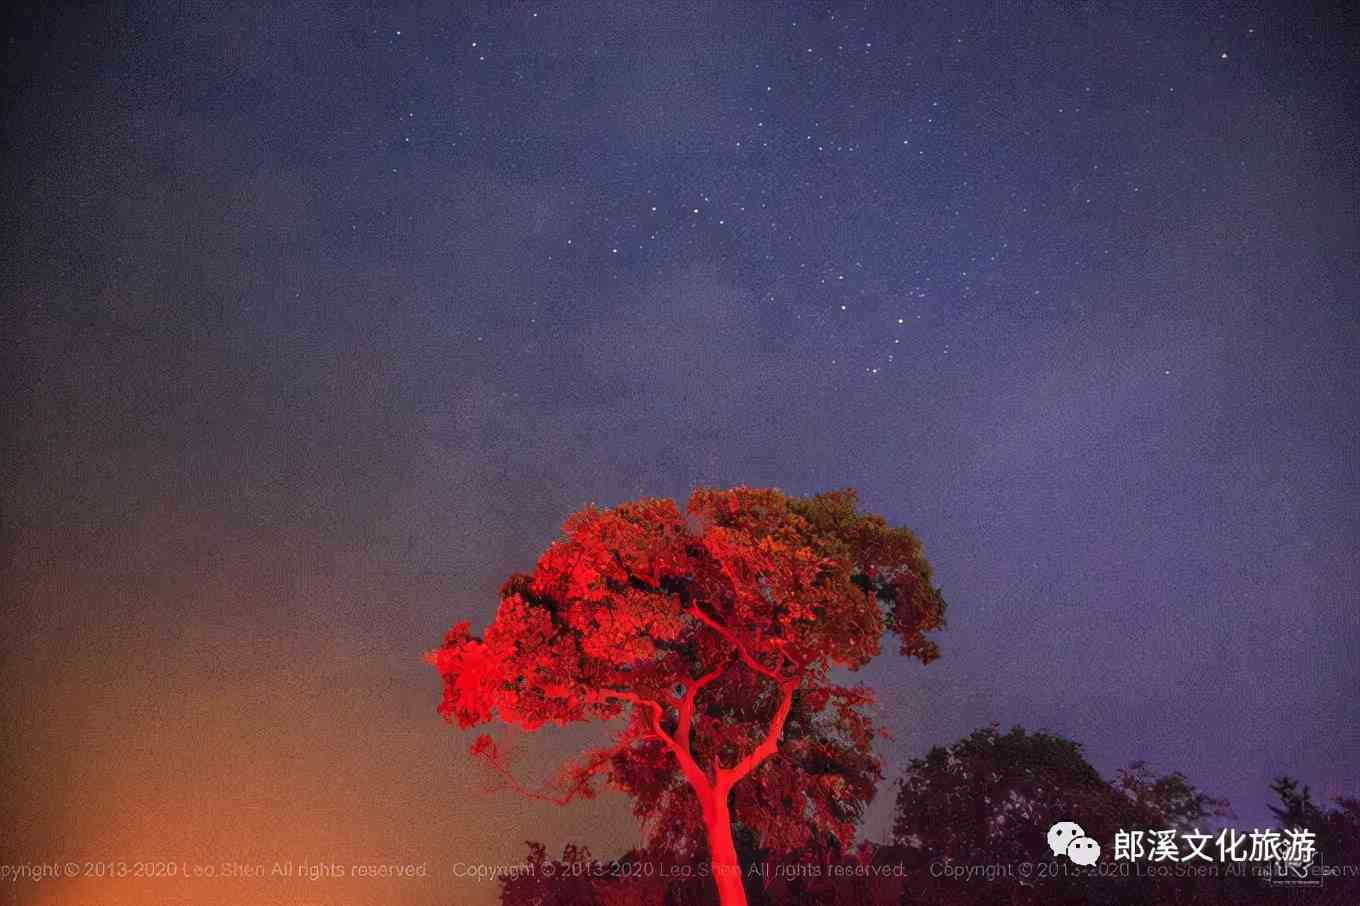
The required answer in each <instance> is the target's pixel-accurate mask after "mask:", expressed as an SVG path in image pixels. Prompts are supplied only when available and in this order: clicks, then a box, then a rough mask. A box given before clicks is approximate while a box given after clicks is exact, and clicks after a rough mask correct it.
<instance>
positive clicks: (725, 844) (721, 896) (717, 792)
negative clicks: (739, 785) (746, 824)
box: [703, 786, 746, 906]
mask: <svg viewBox="0 0 1360 906" xmlns="http://www.w3.org/2000/svg"><path fill="white" fill-rule="evenodd" d="M728 792H729V790H728V789H726V788H724V787H722V786H718V787H717V788H716V789H714V790H713V791H712V792H711V793H710V794H709V795H708V796H707V797H703V798H704V802H703V806H704V828H705V829H706V830H707V831H708V853H709V863H710V867H711V868H712V869H713V882H714V883H715V884H717V885H718V902H719V904H721V906H746V887H745V885H744V884H743V883H742V876H741V863H740V862H738V861H737V848H736V846H735V845H734V844H733V842H732V813H731V810H730V809H729V807H728V803H727V797H728Z"/></svg>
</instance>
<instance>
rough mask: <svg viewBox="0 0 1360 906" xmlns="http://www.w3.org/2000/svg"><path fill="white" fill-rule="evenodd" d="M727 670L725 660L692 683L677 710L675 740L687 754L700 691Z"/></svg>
mask: <svg viewBox="0 0 1360 906" xmlns="http://www.w3.org/2000/svg"><path fill="white" fill-rule="evenodd" d="M726 670H727V661H726V659H724V660H723V662H722V663H720V664H719V665H718V666H716V667H714V668H713V669H712V670H710V671H708V672H707V673H705V674H704V675H703V676H701V677H699V678H698V679H697V680H695V681H694V682H692V683H690V685H689V688H687V689H686V690H685V697H684V698H683V699H681V701H680V705H679V707H678V708H677V709H676V711H677V714H678V718H677V720H676V723H675V740H676V742H678V743H679V744H680V747H681V748H683V749H684V750H685V751H686V752H689V751H690V739H689V737H690V728H691V727H692V726H693V724H694V704H695V700H696V699H697V698H698V695H699V690H700V689H702V688H704V687H705V686H707V685H708V684H709V683H711V682H713V681H714V680H715V679H717V678H718V677H720V676H722V675H723V673H724V671H726Z"/></svg>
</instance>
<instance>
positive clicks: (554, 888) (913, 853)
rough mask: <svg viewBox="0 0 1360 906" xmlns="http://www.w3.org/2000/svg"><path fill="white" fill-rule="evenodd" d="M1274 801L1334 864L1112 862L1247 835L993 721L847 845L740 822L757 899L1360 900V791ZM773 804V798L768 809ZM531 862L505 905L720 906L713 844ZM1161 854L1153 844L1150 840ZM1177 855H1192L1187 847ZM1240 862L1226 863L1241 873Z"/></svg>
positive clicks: (856, 905) (743, 855)
mask: <svg viewBox="0 0 1360 906" xmlns="http://www.w3.org/2000/svg"><path fill="white" fill-rule="evenodd" d="M1262 793H1263V796H1266V795H1268V796H1269V798H1268V800H1267V801H1268V802H1269V803H1270V809H1271V811H1272V813H1273V814H1274V815H1275V817H1276V825H1275V829H1277V830H1284V829H1304V830H1308V831H1311V832H1312V833H1313V835H1314V841H1315V846H1316V852H1317V856H1316V858H1315V859H1314V863H1315V864H1316V865H1321V866H1326V867H1328V868H1335V869H1336V870H1337V871H1338V872H1343V871H1345V870H1346V869H1349V871H1348V873H1344V874H1342V873H1338V874H1332V875H1329V876H1324V877H1322V878H1321V879H1320V882H1319V879H1317V878H1316V877H1314V878H1312V879H1309V880H1307V881H1306V883H1305V879H1303V878H1298V877H1290V878H1286V879H1281V878H1265V877H1262V876H1261V874H1260V873H1261V871H1263V870H1265V869H1266V868H1267V865H1266V864H1265V863H1248V862H1238V863H1228V862H1220V861H1217V848H1216V847H1209V848H1208V852H1209V853H1210V855H1211V857H1213V858H1214V861H1207V862H1206V861H1202V860H1196V861H1186V862H1176V861H1166V860H1162V861H1157V862H1153V861H1149V860H1148V859H1146V858H1145V859H1141V860H1138V861H1137V862H1129V861H1116V860H1115V858H1114V855H1115V854H1114V841H1115V835H1116V833H1117V832H1118V831H1121V830H1124V831H1134V830H1143V831H1152V830H1166V829H1174V830H1176V831H1178V832H1180V833H1187V832H1196V831H1198V832H1200V833H1209V832H1213V833H1214V834H1215V835H1216V834H1217V832H1218V831H1219V830H1220V829H1222V828H1225V827H1228V828H1235V829H1237V830H1240V831H1243V832H1249V831H1251V830H1253V828H1250V827H1238V826H1237V825H1235V824H1234V822H1233V817H1234V816H1233V813H1232V810H1231V808H1230V806H1229V804H1228V803H1227V802H1226V801H1224V800H1222V799H1218V798H1215V797H1213V796H1211V795H1209V794H1207V793H1205V792H1202V791H1200V790H1198V789H1197V788H1196V787H1195V786H1194V785H1193V784H1192V783H1191V782H1190V781H1189V780H1188V779H1187V778H1186V777H1185V776H1184V775H1182V774H1181V773H1179V772H1172V773H1170V774H1163V775H1158V774H1156V773H1154V772H1153V771H1152V770H1150V769H1149V767H1148V766H1147V765H1146V764H1144V763H1141V762H1137V763H1134V764H1133V765H1130V766H1129V767H1127V768H1124V769H1122V770H1120V771H1118V772H1117V774H1116V776H1115V777H1113V778H1105V777H1102V776H1101V775H1100V774H1099V773H1098V772H1097V771H1096V770H1095V769H1094V768H1093V767H1092V766H1091V765H1090V763H1089V762H1088V761H1087V760H1086V758H1085V756H1084V754H1083V752H1082V749H1081V746H1080V745H1079V744H1078V743H1075V742H1072V741H1070V740H1067V739H1063V738H1061V737H1058V736H1053V735H1050V734H1046V733H1027V732H1025V731H1024V730H1023V729H1021V728H1019V727H1017V728H1014V729H1012V730H1011V731H1009V732H1007V733H1002V732H1000V731H999V730H998V728H997V727H995V726H991V727H986V728H983V729H981V730H978V731H976V732H974V733H973V734H971V735H970V736H968V737H966V738H964V739H962V740H960V741H959V742H957V743H955V744H953V745H950V746H938V747H936V748H934V749H932V750H931V751H930V752H928V753H927V754H926V755H925V756H924V757H922V758H918V759H915V760H913V761H912V762H911V763H910V764H909V765H908V766H907V769H906V771H905V773H904V776H903V778H902V779H901V781H900V782H899V783H898V786H897V800H896V809H895V813H894V821H893V830H892V837H891V839H890V840H888V841H883V842H877V843H874V842H867V841H866V842H862V843H859V844H857V845H856V846H854V847H853V848H851V849H848V850H847V849H845V848H843V847H841V846H840V845H839V844H838V843H837V842H836V841H835V839H834V838H828V839H826V840H823V841H814V842H813V843H812V844H811V845H807V846H804V847H801V848H799V849H797V850H794V851H789V852H775V851H769V850H764V849H760V848H758V847H757V846H756V845H755V843H754V840H755V835H754V834H752V833H750V832H749V831H747V830H745V829H744V828H742V827H740V826H738V827H737V828H736V829H735V830H736V833H735V836H736V840H737V849H738V854H739V856H740V861H741V865H742V871H743V875H744V881H745V886H746V891H747V896H748V899H749V901H750V903H751V904H753V906H755V904H770V906H774V904H787V903H799V904H825V906H907V904H940V906H1051V904H1058V906H1065V904H1074V906H1075V904H1110V906H1116V904H1119V906H1123V904H1129V906H1133V904H1147V906H1182V904H1272V903H1290V904H1296V906H1324V904H1325V906H1356V904H1360V877H1357V876H1356V872H1357V871H1360V869H1358V868H1357V866H1360V800H1357V799H1354V798H1344V797H1343V798H1338V799H1336V800H1334V801H1333V802H1331V803H1319V802H1315V801H1314V800H1313V797H1312V793H1311V791H1310V790H1309V789H1308V788H1307V787H1306V786H1301V785H1300V783H1299V782H1298V781H1297V780H1295V779H1293V778H1290V777H1280V778H1277V779H1276V781H1275V782H1274V783H1273V784H1272V785H1271V787H1270V790H1269V791H1268V793H1267V791H1264V790H1263V791H1262ZM771 807H775V806H774V804H772V806H771ZM1058 821H1076V822H1078V823H1079V824H1080V825H1081V827H1082V829H1083V831H1084V832H1085V834H1086V835H1087V836H1089V837H1091V838H1093V839H1094V840H1096V841H1097V842H1099V843H1100V845H1101V847H1102V853H1101V856H1100V859H1099V861H1098V862H1097V863H1096V864H1095V865H1094V866H1090V867H1083V866H1077V865H1074V864H1073V863H1071V862H1070V861H1069V860H1068V859H1067V858H1066V857H1065V856H1054V855H1053V854H1052V853H1051V852H1050V850H1049V847H1048V844H1047V841H1046V834H1047V831H1048V828H1049V827H1050V826H1051V825H1053V824H1054V823H1055V822H1058ZM528 846H529V850H528V853H527V855H526V861H525V870H524V871H523V872H521V873H519V874H518V875H516V876H513V877H507V878H503V879H502V881H501V903H502V904H503V906H625V904H626V906H715V904H716V902H717V897H716V894H715V888H714V884H713V881H712V879H711V878H710V877H709V874H708V872H709V871H710V870H711V869H710V868H709V866H708V862H707V859H706V854H704V853H703V852H698V853H693V854H691V855H690V856H688V857H679V858H677V857H676V856H674V855H669V854H667V853H666V852H658V851H649V850H647V849H638V850H634V851H632V852H629V853H627V854H625V855H624V856H622V857H620V858H617V859H607V860H602V859H597V858H595V857H594V856H593V855H592V854H591V853H590V851H589V849H588V848H587V847H586V846H583V845H570V846H567V847H566V848H565V849H564V851H563V853H562V856H561V858H550V857H549V856H548V854H547V851H546V849H545V848H544V847H543V846H542V845H539V844H536V843H530V844H528ZM1149 848H1150V847H1149ZM1182 853H1184V850H1183V849H1182ZM1230 869H1231V870H1230Z"/></svg>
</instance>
